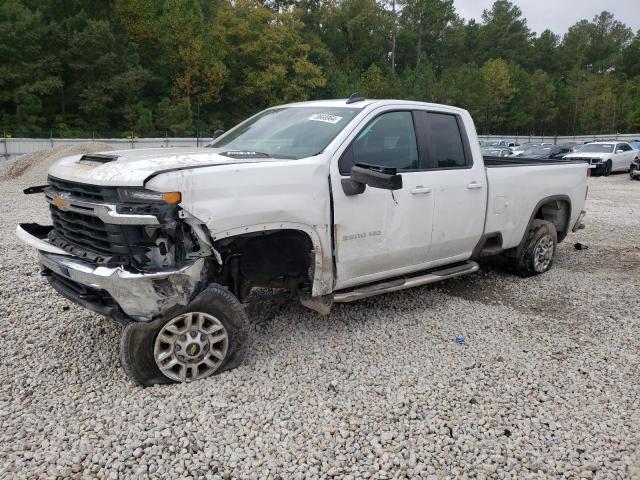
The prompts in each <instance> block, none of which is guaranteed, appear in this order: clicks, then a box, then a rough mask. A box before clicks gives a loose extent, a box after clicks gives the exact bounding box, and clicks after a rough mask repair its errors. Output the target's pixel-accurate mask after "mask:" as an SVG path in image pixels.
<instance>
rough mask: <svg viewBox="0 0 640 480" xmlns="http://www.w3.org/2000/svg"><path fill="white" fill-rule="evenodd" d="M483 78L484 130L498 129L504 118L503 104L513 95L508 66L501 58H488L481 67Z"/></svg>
mask: <svg viewBox="0 0 640 480" xmlns="http://www.w3.org/2000/svg"><path fill="white" fill-rule="evenodd" d="M482 79H483V80H484V115H485V118H484V131H485V132H491V131H492V130H493V131H498V129H499V128H500V127H502V123H503V121H504V119H505V112H504V109H505V106H506V105H507V104H508V102H509V100H510V99H511V96H512V95H513V87H512V85H511V75H510V74H509V66H508V65H507V63H506V62H505V61H504V60H502V59H499V58H498V59H495V58H494V59H491V60H488V61H487V62H486V63H485V64H484V65H483V67H482Z"/></svg>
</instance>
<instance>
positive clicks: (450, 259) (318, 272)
mask: <svg viewBox="0 0 640 480" xmlns="http://www.w3.org/2000/svg"><path fill="white" fill-rule="evenodd" d="M37 192H44V195H45V197H46V200H47V201H48V202H49V204H50V209H51V215H52V221H53V222H52V223H53V224H52V225H49V226H40V225H35V224H21V225H20V226H18V227H17V235H18V236H19V237H20V238H21V239H22V240H23V241H24V242H26V243H27V244H28V245H31V246H32V247H34V248H36V249H37V250H38V252H39V261H40V265H41V268H42V272H43V274H44V275H45V276H46V277H47V279H48V280H49V282H50V284H51V285H52V286H53V288H55V289H56V290H57V291H58V292H59V293H60V294H61V295H63V296H65V297H66V298H68V299H70V300H72V301H74V302H76V303H78V304H80V305H82V306H84V307H86V308H88V309H91V310H93V311H96V312H98V313H100V314H103V315H106V316H109V317H111V318H114V319H117V320H119V321H121V322H123V323H124V324H125V325H126V327H125V328H124V329H123V333H122V340H121V344H120V358H121V363H122V365H123V367H124V369H125V371H126V372H127V373H128V374H129V375H130V376H131V378H132V379H134V380H135V381H136V382H138V383H140V384H142V385H150V384H154V383H158V382H170V381H175V382H180V381H182V382H185V381H187V382H188V381H193V380H197V379H200V378H205V377H208V376H210V375H212V374H214V373H219V372H221V371H224V370H226V369H229V368H232V367H234V366H236V365H238V363H239V362H240V359H241V357H242V353H243V351H244V349H245V348H246V346H247V345H248V342H247V336H248V334H249V330H250V329H249V320H248V318H247V315H246V313H245V309H244V307H243V305H242V302H244V301H245V299H246V298H247V296H248V295H249V292H250V291H251V288H252V287H254V286H260V287H267V288H274V287H277V288H288V289H290V290H292V291H295V292H297V293H298V295H299V297H300V299H301V301H302V303H303V305H305V306H307V307H309V308H312V309H314V310H317V311H319V312H321V313H324V314H327V313H329V309H330V308H331V305H332V303H333V302H352V301H355V300H359V299H362V298H366V297H370V296H373V295H378V294H381V293H386V292H393V291H396V290H401V289H404V288H409V287H414V286H419V285H425V284H429V283H433V282H438V281H441V280H445V279H448V278H453V277H458V276H460V275H465V274H470V273H473V272H475V271H477V270H478V268H479V266H478V263H476V261H475V260H477V259H478V258H479V257H482V256H486V255H499V254H502V255H504V256H506V257H507V258H508V259H510V261H511V263H512V265H513V267H514V268H515V270H517V271H518V272H520V273H521V274H522V275H535V274H540V273H543V272H546V271H547V270H548V269H549V268H551V265H552V262H553V258H554V254H555V251H556V244H557V242H560V241H562V240H563V239H564V238H565V237H566V236H567V235H568V234H569V233H570V232H571V231H575V230H576V229H578V228H581V227H582V226H583V225H582V218H583V216H584V214H585V212H584V210H583V208H584V204H585V197H586V193H587V167H586V165H585V164H584V162H570V161H554V162H548V161H544V162H538V161H532V160H526V159H510V158H505V159H488V160H487V162H486V164H485V162H484V161H483V158H482V154H481V152H480V146H479V144H478V138H477V135H476V129H475V126H474V124H473V121H472V119H471V116H470V115H469V113H468V112H467V111H465V110H462V109H459V108H454V107H448V106H445V105H435V104H428V103H419V102H409V101H396V100H384V101H376V100H365V99H362V98H359V97H355V98H353V97H352V98H351V99H349V100H348V101H345V100H331V101H318V102H305V103H297V104H291V105H285V106H280V107H275V108H270V109H268V110H265V111H263V112H261V113H258V114H257V115H255V116H253V117H251V118H250V119H248V120H246V121H244V122H242V123H241V124H240V125H238V126H237V127H235V128H233V129H232V130H230V131H228V132H227V133H225V134H223V135H222V136H220V137H219V138H216V139H215V140H214V141H213V142H212V144H211V145H210V147H209V148H182V149H180V148H174V149H166V148H165V149H147V150H123V151H114V152H105V153H102V154H88V155H75V156H71V157H68V158H65V159H62V160H61V161H60V162H58V163H57V164H56V165H54V166H53V167H52V168H51V170H50V172H49V180H48V184H47V185H42V186H38V187H33V188H30V189H27V191H26V192H25V193H37ZM390 321H393V319H390Z"/></svg>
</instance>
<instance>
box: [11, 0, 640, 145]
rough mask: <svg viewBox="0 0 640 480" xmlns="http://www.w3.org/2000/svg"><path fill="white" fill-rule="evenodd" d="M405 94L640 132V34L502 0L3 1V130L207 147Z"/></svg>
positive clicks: (536, 120)
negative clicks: (306, 108) (558, 19)
mask: <svg viewBox="0 0 640 480" xmlns="http://www.w3.org/2000/svg"><path fill="white" fill-rule="evenodd" d="M356 91H357V92H360V93H361V94H362V95H363V96H365V97H367V98H401V99H414V100H420V101H427V102H436V103H445V104H450V105H456V106H459V107H463V108H466V109H468V110H469V111H470V112H471V114H472V115H473V117H474V119H475V121H476V125H477V128H478V131H479V133H484V134H488V133H499V134H521V135H523V134H537V135H542V134H544V135H574V134H591V133H614V132H637V131H640V31H639V32H635V33H634V32H633V31H632V30H631V29H630V28H629V27H627V26H626V25H625V24H624V22H623V21H621V20H620V19H616V18H615V17H614V16H613V15H612V14H611V13H609V12H607V11H603V12H601V13H598V14H597V15H595V16H594V17H593V18H591V19H576V23H575V24H573V26H571V27H570V28H569V29H568V31H567V32H564V33H563V34H562V35H559V34H557V33H554V32H552V31H550V30H545V31H543V32H533V31H531V29H530V28H529V27H528V26H527V20H526V18H524V17H523V15H522V12H521V10H520V9H519V8H518V6H517V4H515V3H511V2H509V1H507V0H497V1H496V2H495V3H494V4H493V5H492V7H491V8H490V9H487V10H485V11H484V13H483V14H482V18H481V19H478V21H475V20H473V19H472V20H465V19H463V18H461V17H460V16H459V15H458V14H457V13H456V10H455V6H454V3H453V0H386V1H385V0H331V1H319V0H305V1H301V2H291V1H288V0H272V1H262V2H261V1H257V0H234V1H232V2H230V1H227V0H0V134H1V133H4V135H5V136H13V137H22V136H32V137H49V136H50V135H52V136H54V137H92V136H95V137H128V136H134V137H149V136H165V135H168V136H196V135H197V136H200V137H208V136H211V133H212V132H213V131H214V130H215V129H227V128H229V127H231V126H232V125H234V124H235V123H237V122H238V121H240V120H243V119H244V118H247V117H248V116H250V115H252V114H254V113H256V112H257V111H259V110H261V109H263V108H265V107H269V106H272V105H278V104H282V103H286V102H295V101H302V100H310V99H324V98H346V97H348V96H349V95H350V94H351V93H353V92H356Z"/></svg>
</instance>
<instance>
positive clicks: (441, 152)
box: [427, 112, 467, 168]
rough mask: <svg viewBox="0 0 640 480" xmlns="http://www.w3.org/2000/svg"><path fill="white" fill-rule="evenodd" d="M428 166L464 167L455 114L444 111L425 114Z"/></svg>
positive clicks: (460, 136) (465, 164)
mask: <svg viewBox="0 0 640 480" xmlns="http://www.w3.org/2000/svg"><path fill="white" fill-rule="evenodd" d="M427 117H428V122H427V124H428V128H429V135H428V140H427V142H428V144H427V148H428V149H429V164H430V165H429V166H430V167H431V168H456V167H458V168H459V167H466V166H467V159H466V157H465V154H464V145H463V143H462V135H461V134H460V127H459V126H458V119H457V118H456V117H455V115H449V114H446V113H432V112H429V113H428V114H427Z"/></svg>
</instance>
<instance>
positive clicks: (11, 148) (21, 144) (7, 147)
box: [0, 133, 640, 159]
mask: <svg viewBox="0 0 640 480" xmlns="http://www.w3.org/2000/svg"><path fill="white" fill-rule="evenodd" d="M479 138H480V139H481V140H506V141H509V142H515V143H523V142H535V143H545V142H547V143H563V142H594V141H597V140H620V141H630V140H640V133H625V134H599V135H575V136H549V135H543V136H540V135H479ZM209 141H210V139H208V138H192V137H184V138H133V139H131V138H3V137H0V142H2V146H1V147H0V158H2V159H9V158H13V157H17V156H20V155H24V154H26V153H32V152H36V151H38V150H44V149H47V148H53V147H58V146H60V145H74V144H78V143H85V142H102V143H106V144H108V145H110V146H111V147H112V148H113V149H114V150H128V149H136V148H153V147H165V148H170V147H202V146H204V145H206V144H207V143H209Z"/></svg>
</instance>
